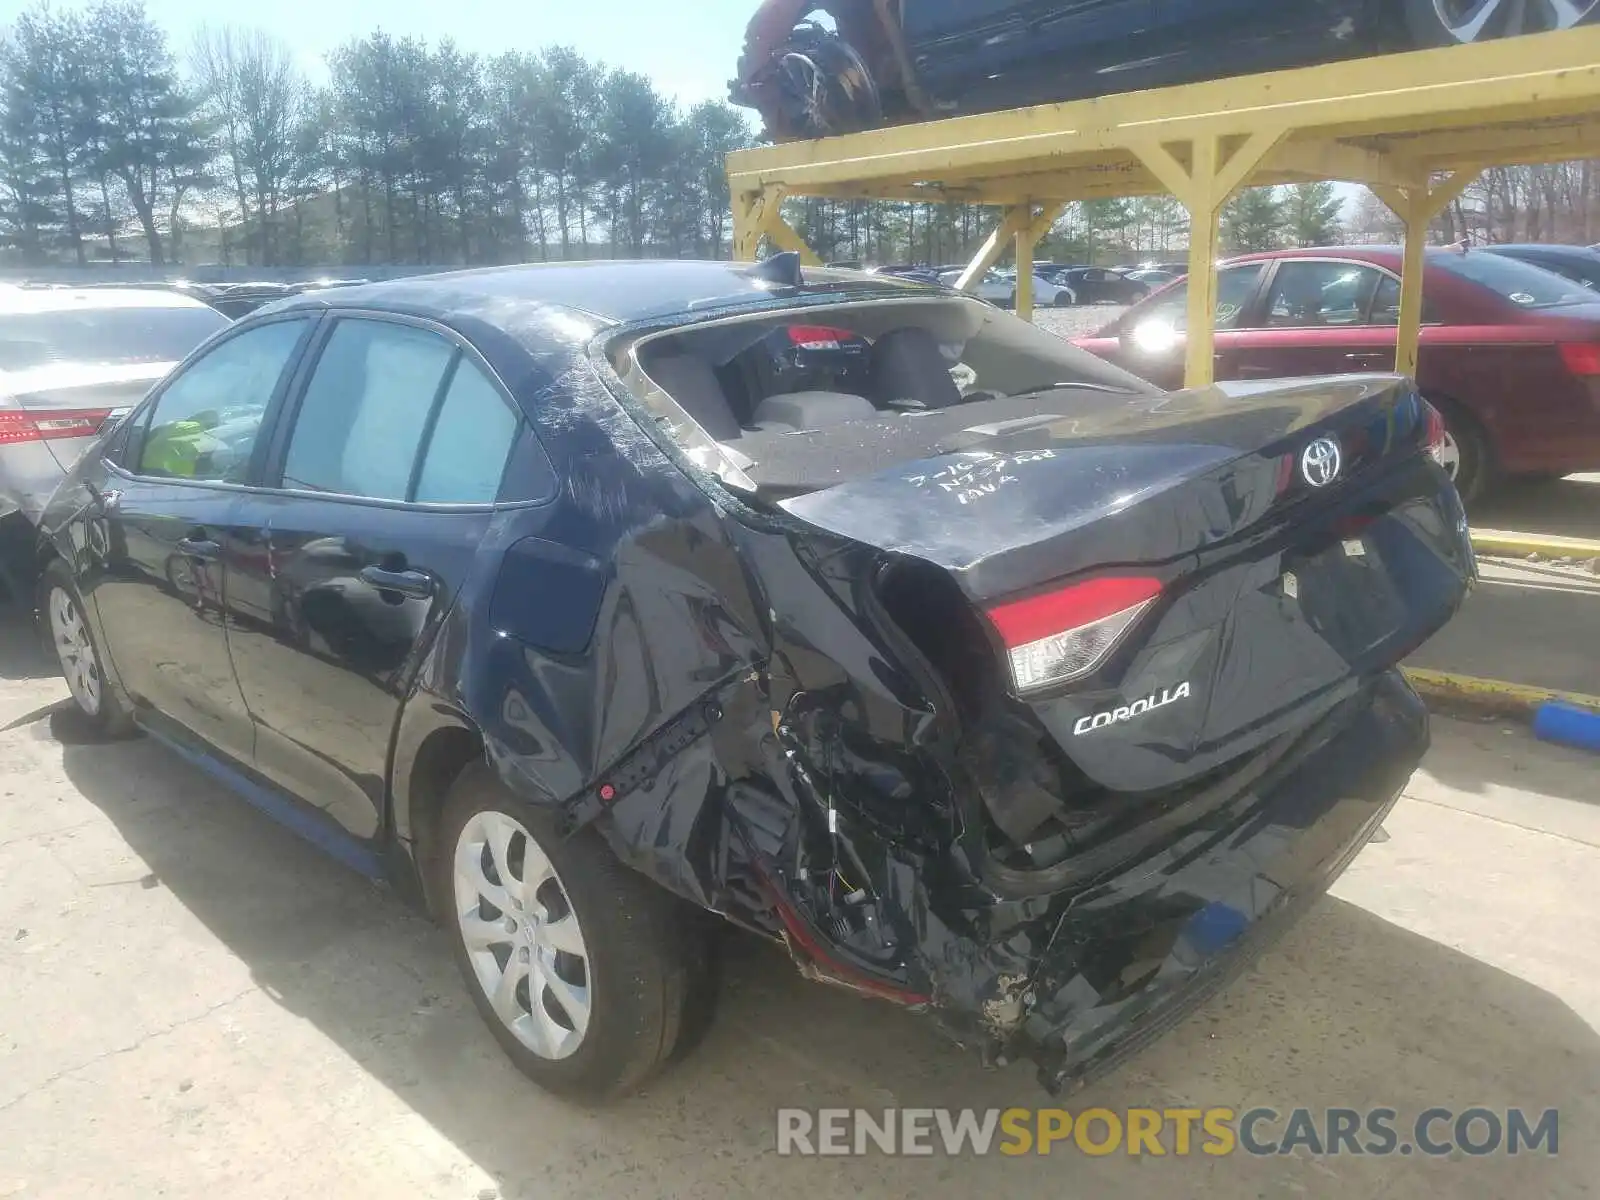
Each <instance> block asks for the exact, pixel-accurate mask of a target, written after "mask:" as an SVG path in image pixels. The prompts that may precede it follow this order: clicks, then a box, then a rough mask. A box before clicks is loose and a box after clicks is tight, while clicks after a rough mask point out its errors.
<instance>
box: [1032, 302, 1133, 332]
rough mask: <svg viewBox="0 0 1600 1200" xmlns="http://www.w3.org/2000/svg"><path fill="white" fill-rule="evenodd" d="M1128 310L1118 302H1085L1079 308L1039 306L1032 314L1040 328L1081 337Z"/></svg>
mask: <svg viewBox="0 0 1600 1200" xmlns="http://www.w3.org/2000/svg"><path fill="white" fill-rule="evenodd" d="M1127 311H1128V310H1127V309H1126V308H1124V307H1123V306H1121V305H1119V304H1085V305H1083V306H1082V307H1080V308H1041V309H1039V310H1038V311H1037V312H1036V313H1035V314H1034V324H1036V325H1038V326H1039V328H1040V329H1048V330H1049V331H1050V332H1051V333H1055V334H1059V335H1060V336H1062V337H1064V338H1075V337H1083V336H1085V335H1086V334H1091V333H1095V332H1097V331H1099V330H1100V329H1103V328H1104V327H1105V326H1107V325H1109V324H1111V322H1113V321H1115V320H1116V319H1117V318H1118V317H1120V316H1121V315H1122V314H1123V313H1125V312H1127Z"/></svg>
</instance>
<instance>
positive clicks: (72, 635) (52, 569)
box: [38, 558, 135, 738]
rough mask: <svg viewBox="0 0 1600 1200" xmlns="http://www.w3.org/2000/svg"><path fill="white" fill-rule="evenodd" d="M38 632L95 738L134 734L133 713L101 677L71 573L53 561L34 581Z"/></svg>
mask: <svg viewBox="0 0 1600 1200" xmlns="http://www.w3.org/2000/svg"><path fill="white" fill-rule="evenodd" d="M38 612H39V623H40V632H41V633H42V634H43V635H44V636H45V638H46V639H47V641H48V642H49V644H50V649H51V651H52V652H53V653H54V654H55V656H56V665H57V666H59V667H60V668H61V675H62V678H64V679H65V680H66V681H67V687H68V689H69V690H70V691H71V692H72V700H73V703H74V704H76V705H77V706H78V712H79V713H80V714H81V715H82V716H83V719H84V721H85V722H87V724H88V726H89V728H90V729H91V730H92V731H93V732H94V733H95V734H98V735H99V736H100V737H104V738H122V737H128V736H129V735H131V734H132V733H133V732H134V729H135V726H134V723H133V714H132V713H130V712H129V711H128V710H127V709H126V708H124V707H123V704H122V701H121V699H119V698H118V696H117V692H116V689H115V688H114V687H113V686H112V685H111V682H110V680H108V679H107V678H106V675H105V669H104V667H103V666H102V664H103V663H104V661H105V659H104V657H103V656H102V654H101V652H100V646H99V644H98V643H97V642H96V641H95V638H94V631H93V630H92V629H90V627H89V618H88V614H87V613H86V612H85V610H84V607H83V598H82V597H81V596H79V595H78V586H77V584H75V583H74V582H73V580H72V572H71V571H70V570H68V569H67V564H66V563H64V562H62V561H61V559H59V558H58V559H55V560H54V561H52V562H51V563H50V565H49V566H47V567H46V568H45V569H44V571H43V573H42V574H41V575H40V577H39V598H38Z"/></svg>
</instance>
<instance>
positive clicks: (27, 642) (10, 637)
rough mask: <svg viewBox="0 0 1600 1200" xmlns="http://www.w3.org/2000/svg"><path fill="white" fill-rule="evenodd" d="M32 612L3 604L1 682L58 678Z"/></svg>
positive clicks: (0, 606)
mask: <svg viewBox="0 0 1600 1200" xmlns="http://www.w3.org/2000/svg"><path fill="white" fill-rule="evenodd" d="M60 673H61V669H60V667H58V666H57V665H56V662H55V660H54V659H53V658H51V657H50V652H49V650H48V649H46V647H45V644H44V641H43V639H42V638H41V637H40V636H39V632H38V627H37V626H36V625H35V624H34V619H33V613H32V611H31V610H29V609H27V608H25V607H23V606H19V605H16V604H12V603H10V602H9V601H0V681H5V680H11V681H20V680H24V679H49V678H50V677H51V676H54V675H59V674H60Z"/></svg>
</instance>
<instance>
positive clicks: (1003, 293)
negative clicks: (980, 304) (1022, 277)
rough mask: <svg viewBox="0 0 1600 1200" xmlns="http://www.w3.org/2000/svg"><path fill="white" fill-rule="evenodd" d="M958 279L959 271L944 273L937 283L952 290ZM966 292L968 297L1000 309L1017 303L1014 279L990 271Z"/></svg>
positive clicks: (959, 276)
mask: <svg viewBox="0 0 1600 1200" xmlns="http://www.w3.org/2000/svg"><path fill="white" fill-rule="evenodd" d="M960 278H961V272H960V271H946V272H944V273H943V274H942V275H940V276H939V282H940V283H942V284H944V286H945V287H948V288H953V287H955V286H956V281H957V280H958V279H960ZM966 290H967V294H968V295H969V296H976V297H977V298H978V299H979V300H987V301H988V302H989V303H990V304H998V305H1000V307H1001V308H1010V307H1011V306H1012V305H1014V304H1015V303H1016V302H1017V281H1016V277H1015V276H1013V277H1011V278H1009V279H1008V278H1006V276H1005V275H1003V274H1001V273H1000V272H999V271H990V272H989V273H988V274H987V275H985V276H984V277H983V278H982V279H980V280H978V282H977V283H975V284H973V285H972V286H971V287H969V288H967V289H966Z"/></svg>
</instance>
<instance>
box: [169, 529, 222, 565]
mask: <svg viewBox="0 0 1600 1200" xmlns="http://www.w3.org/2000/svg"><path fill="white" fill-rule="evenodd" d="M178 549H179V551H181V552H182V553H184V554H187V555H188V556H189V557H190V558H205V559H210V558H221V557H222V547H221V546H220V545H218V544H217V543H216V542H214V541H212V540H211V539H210V538H208V537H206V536H204V535H203V534H202V535H201V536H200V537H186V538H180V539H179V541H178Z"/></svg>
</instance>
